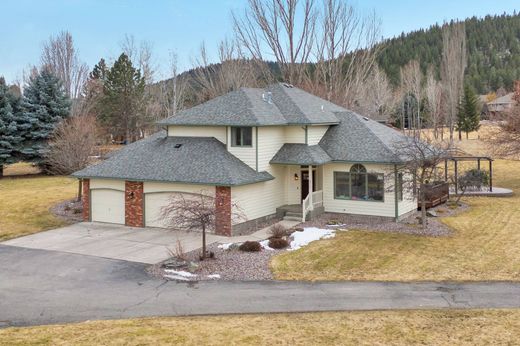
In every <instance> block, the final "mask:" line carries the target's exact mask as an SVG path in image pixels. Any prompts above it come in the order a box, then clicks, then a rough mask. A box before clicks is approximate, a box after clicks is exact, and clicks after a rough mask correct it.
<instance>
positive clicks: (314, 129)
mask: <svg viewBox="0 0 520 346" xmlns="http://www.w3.org/2000/svg"><path fill="white" fill-rule="evenodd" d="M328 129H329V126H328V125H326V126H309V127H308V128H307V144H309V145H316V144H318V143H319V142H320V140H321V138H322V137H323V135H324V134H325V132H327V130H328Z"/></svg>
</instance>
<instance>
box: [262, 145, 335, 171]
mask: <svg viewBox="0 0 520 346" xmlns="http://www.w3.org/2000/svg"><path fill="white" fill-rule="evenodd" d="M330 161H331V158H330V156H329V155H328V154H327V153H326V152H325V151H324V150H323V149H322V148H321V147H320V146H319V145H307V144H294V143H290V144H284V145H283V146H282V147H281V148H280V150H278V152H277V153H276V155H275V156H274V157H273V158H272V159H271V163H277V164H286V165H306V166H308V165H323V164H324V163H327V162H330Z"/></svg>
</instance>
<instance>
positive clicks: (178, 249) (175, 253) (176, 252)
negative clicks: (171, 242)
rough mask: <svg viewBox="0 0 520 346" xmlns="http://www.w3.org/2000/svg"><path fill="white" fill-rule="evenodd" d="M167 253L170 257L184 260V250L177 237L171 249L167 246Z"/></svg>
mask: <svg viewBox="0 0 520 346" xmlns="http://www.w3.org/2000/svg"><path fill="white" fill-rule="evenodd" d="M168 255H170V257H175V258H178V259H181V260H184V261H185V260H186V259H187V257H186V252H185V251H184V247H183V246H182V242H181V241H180V240H179V239H177V242H176V243H175V247H174V248H173V249H170V248H168Z"/></svg>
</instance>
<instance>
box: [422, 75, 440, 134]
mask: <svg viewBox="0 0 520 346" xmlns="http://www.w3.org/2000/svg"><path fill="white" fill-rule="evenodd" d="M424 91H425V94H426V99H427V100H428V108H429V110H430V125H431V127H433V136H434V138H435V139H438V138H439V127H441V132H440V134H441V136H440V137H441V139H443V137H444V129H443V119H442V114H443V113H442V110H443V109H442V106H443V102H442V85H441V83H440V82H439V81H438V80H437V79H436V78H435V73H434V70H433V68H432V67H430V68H429V69H428V73H427V76H426V85H425V88H424Z"/></svg>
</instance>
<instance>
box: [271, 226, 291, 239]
mask: <svg viewBox="0 0 520 346" xmlns="http://www.w3.org/2000/svg"><path fill="white" fill-rule="evenodd" d="M269 233H270V234H271V236H272V237H273V238H283V237H285V236H287V227H285V226H284V225H282V224H280V223H275V224H274V225H272V226H271V228H270V229H269Z"/></svg>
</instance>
